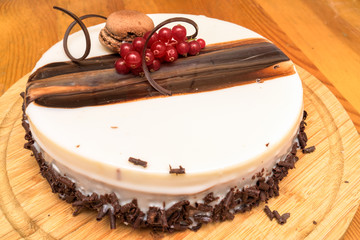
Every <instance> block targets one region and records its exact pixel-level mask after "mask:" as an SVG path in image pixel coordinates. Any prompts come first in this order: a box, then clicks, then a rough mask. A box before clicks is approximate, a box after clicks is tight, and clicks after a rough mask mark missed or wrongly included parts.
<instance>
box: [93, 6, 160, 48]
mask: <svg viewBox="0 0 360 240" xmlns="http://www.w3.org/2000/svg"><path fill="white" fill-rule="evenodd" d="M153 28H154V22H153V21H152V19H151V18H149V17H148V16H147V15H146V14H144V13H141V12H138V11H134V10H121V11H117V12H113V13H111V14H110V15H109V17H108V18H107V20H106V25H105V28H103V29H102V30H101V31H100V34H99V40H100V42H101V43H102V44H103V45H105V46H106V47H108V48H110V49H111V50H113V51H115V52H118V51H119V50H120V45H121V44H122V42H131V41H132V40H133V39H134V38H135V37H142V36H144V34H145V33H146V32H148V31H151V30H152V29H153Z"/></svg>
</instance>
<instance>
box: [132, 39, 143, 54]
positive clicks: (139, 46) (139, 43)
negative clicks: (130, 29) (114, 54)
mask: <svg viewBox="0 0 360 240" xmlns="http://www.w3.org/2000/svg"><path fill="white" fill-rule="evenodd" d="M132 45H133V48H134V50H135V51H137V52H139V53H140V52H141V51H142V50H143V48H144V46H145V39H144V38H142V37H136V38H134V40H133V42H132Z"/></svg>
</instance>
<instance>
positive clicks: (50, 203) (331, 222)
mask: <svg viewBox="0 0 360 240" xmlns="http://www.w3.org/2000/svg"><path fill="white" fill-rule="evenodd" d="M298 71H299V74H300V76H301V78H302V80H303V86H304V103H305V109H306V110H307V111H308V113H309V118H308V119H307V123H308V127H307V134H308V136H309V139H310V141H309V145H316V148H317V149H316V151H315V152H314V153H312V154H308V155H302V154H300V160H299V162H298V163H297V165H296V169H293V170H291V172H290V174H289V176H288V177H286V179H285V180H283V181H282V182H281V183H280V196H279V197H277V198H275V199H271V200H270V201H269V203H268V205H269V206H270V208H271V209H277V210H278V211H279V212H280V213H285V212H290V213H291V218H290V219H289V220H288V223H287V224H285V225H283V226H280V225H278V224H277V223H276V222H275V221H273V222H270V221H269V219H268V218H267V217H266V215H265V214H264V212H263V211H262V208H263V207H264V204H261V206H260V207H258V208H255V209H253V210H252V211H251V212H248V213H245V214H238V215H236V218H235V219H234V220H233V221H232V222H224V223H216V224H209V225H207V226H205V227H203V228H202V229H200V230H199V231H198V232H197V233H194V232H191V231H185V232H181V233H176V234H166V235H164V236H163V238H164V239H224V238H230V239H231V238H237V239H239V238H241V239H242V238H247V237H248V238H252V239H273V238H275V237H276V239H289V238H290V239H304V238H306V239H337V238H340V237H342V236H343V234H344V233H345V231H346V229H347V227H348V225H349V223H350V221H351V219H352V218H353V216H354V214H355V212H356V210H357V208H358V200H359V198H360V196H359V194H356V193H358V192H359V189H360V161H359V156H360V138H359V136H358V134H357V131H356V129H355V127H354V125H353V123H352V121H351V120H350V119H349V117H348V115H347V114H346V112H345V110H344V109H343V108H342V106H341V104H340V103H339V101H338V100H337V99H336V98H335V96H334V95H333V94H332V93H331V92H330V91H329V90H328V89H327V88H326V87H325V86H324V85H323V84H322V83H321V82H319V81H318V80H317V79H316V78H315V77H314V76H312V75H311V74H310V73H308V72H306V71H305V70H303V69H302V68H300V67H298ZM27 77H28V75H27V76H25V77H23V78H22V79H20V80H19V81H18V82H17V83H16V84H15V85H13V86H12V87H11V88H10V89H9V90H8V91H7V92H6V93H5V94H4V95H3V96H2V97H1V98H0V113H1V114H0V129H1V133H0V165H1V166H0V182H1V183H2V184H1V185H0V191H1V192H2V194H1V195H0V209H1V211H2V214H3V216H2V219H3V221H1V222H2V223H1V227H0V238H18V237H20V236H21V237H23V238H33V239H40V238H44V239H51V238H54V239H59V238H64V239H79V238H83V237H84V236H87V239H99V238H101V239H113V238H121V239H133V238H136V239H148V238H151V235H150V232H149V231H148V230H142V231H139V230H134V229H132V228H130V227H126V226H122V225H121V226H118V228H117V229H116V230H110V229H109V222H108V219H105V220H103V221H102V222H97V221H96V220H95V218H96V214H95V213H93V212H85V213H82V214H80V215H79V216H77V217H73V216H72V214H71V213H72V211H73V209H72V207H71V205H69V204H67V203H65V202H63V201H61V200H60V199H58V197H57V196H56V195H55V194H52V193H51V190H50V187H49V185H48V183H47V182H46V180H45V179H43V178H42V177H41V175H40V174H39V169H38V166H37V164H36V161H35V159H34V158H33V157H32V156H30V152H29V151H27V150H25V149H23V148H22V146H23V144H24V143H25V140H24V139H23V136H24V130H23V129H22V127H21V121H20V120H21V104H22V99H21V98H20V96H19V94H18V93H19V92H20V91H21V89H23V88H24V86H25V83H26V80H27ZM313 221H316V222H317V224H316V225H314V224H313Z"/></svg>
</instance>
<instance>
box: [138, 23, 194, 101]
mask: <svg viewBox="0 0 360 240" xmlns="http://www.w3.org/2000/svg"><path fill="white" fill-rule="evenodd" d="M172 22H187V23H190V24H191V25H193V26H194V28H195V33H194V34H193V35H190V36H187V38H188V39H192V38H195V37H196V36H197V34H198V31H199V27H198V25H197V24H196V23H195V22H194V21H193V20H191V19H189V18H183V17H175V18H169V19H167V20H165V21H163V22H161V23H159V24H158V25H157V26H156V27H155V28H154V29H153V30H152V31H151V32H150V34H149V36H148V37H147V39H146V41H145V46H144V49H143V51H142V60H141V61H142V63H141V64H142V68H143V71H144V74H145V77H146V79H147V80H148V82H149V83H150V85H151V86H152V87H153V88H155V89H156V90H157V91H158V92H160V93H161V94H164V95H169V96H171V94H172V93H171V91H170V90H167V89H165V88H163V87H162V86H160V85H159V84H157V83H156V82H155V81H154V79H153V78H152V77H151V74H150V72H149V70H148V68H147V66H146V60H145V51H146V48H147V45H148V43H149V40H150V38H151V36H152V35H153V34H154V33H155V32H156V31H157V30H159V29H160V28H161V27H162V26H164V25H166V24H169V23H172Z"/></svg>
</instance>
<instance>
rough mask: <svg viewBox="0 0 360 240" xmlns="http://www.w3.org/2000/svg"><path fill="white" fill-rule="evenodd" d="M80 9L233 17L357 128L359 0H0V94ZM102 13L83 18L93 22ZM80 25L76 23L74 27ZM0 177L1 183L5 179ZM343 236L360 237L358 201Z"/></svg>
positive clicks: (359, 108) (58, 37)
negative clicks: (325, 92) (318, 86)
mask: <svg viewBox="0 0 360 240" xmlns="http://www.w3.org/2000/svg"><path fill="white" fill-rule="evenodd" d="M54 5H57V6H60V7H63V8H66V9H68V10H70V11H72V12H74V13H76V14H77V15H78V16H81V15H85V14H89V13H96V14H100V15H104V16H107V15H109V14H110V13H111V12H113V11H115V10H119V9H135V10H139V11H142V12H144V13H188V14H198V15H205V16H208V17H213V18H218V19H222V20H225V21H229V22H233V23H236V24H239V25H242V26H244V27H247V28H249V29H251V30H253V31H256V32H258V33H260V34H261V35H263V36H265V37H267V38H268V39H270V40H271V41H273V42H274V43H275V44H276V45H278V46H279V47H280V48H281V49H282V50H283V51H284V52H285V53H286V54H287V55H288V56H289V57H290V58H291V59H292V60H293V61H294V62H295V63H296V64H298V65H299V66H301V67H302V68H304V69H306V70H307V71H308V72H310V73H311V74H312V75H314V76H315V77H316V78H318V79H319V80H320V81H322V82H323V83H324V84H325V85H326V86H327V87H328V88H329V89H330V90H331V91H332V92H333V93H334V94H335V96H336V97H337V98H338V100H339V101H340V103H341V104H342V105H343V106H344V108H345V109H346V111H347V112H348V114H349V116H350V118H351V119H352V120H353V122H354V125H355V127H356V129H357V130H358V132H360V115H359V112H360V71H359V69H360V2H359V1H353V0H318V1H310V0H292V1H284V0H283V1H280V0H271V1H269V0H256V1H255V0H254V1H250V0H249V1H239V0H238V1H235V0H234V1H218V0H202V1H196V0H181V1H180V0H179V1H178V0H173V1H170V0H161V1H156V0H146V1H143V0H132V1H127V0H116V1H114V0H102V1H98V0H86V1H85V0H78V1H70V0H53V1H50V0H47V1H46V0H37V1H31V0H2V1H0V32H1V38H0V50H1V51H0V52H1V57H0V96H1V95H2V94H3V93H4V92H5V91H6V90H7V89H8V88H9V87H10V86H11V85H13V84H14V83H15V82H16V81H17V80H18V79H20V78H21V77H22V76H23V75H25V74H26V73H28V72H30V71H31V70H32V68H33V67H34V65H35V63H36V61H37V60H38V59H39V58H40V57H41V55H42V54H43V53H44V52H45V51H46V50H47V49H48V48H49V47H50V46H52V45H53V44H54V43H56V42H58V41H60V40H61V39H62V38H63V34H64V32H65V30H66V28H67V26H68V25H69V23H70V22H71V21H72V20H71V19H70V18H69V17H68V16H66V15H65V14H63V13H60V12H58V11H55V10H53V9H52V6H54ZM100 22H101V20H97V19H89V20H86V24H87V25H88V26H90V25H94V24H97V23H100ZM77 29H78V28H75V31H76V30H77ZM0 184H1V183H0ZM344 239H346V240H349V239H360V209H358V211H357V213H356V215H355V217H354V219H353V221H352V222H351V224H350V227H349V228H348V230H347V232H346V234H345V236H344Z"/></svg>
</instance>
